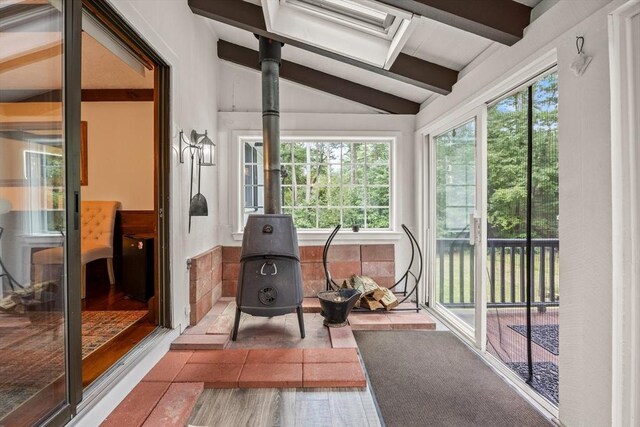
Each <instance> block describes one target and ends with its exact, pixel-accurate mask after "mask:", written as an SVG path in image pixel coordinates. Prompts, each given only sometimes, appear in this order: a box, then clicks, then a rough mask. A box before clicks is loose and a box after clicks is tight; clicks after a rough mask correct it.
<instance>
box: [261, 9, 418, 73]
mask: <svg viewBox="0 0 640 427" xmlns="http://www.w3.org/2000/svg"><path fill="white" fill-rule="evenodd" d="M261 4H262V10H263V13H264V17H265V23H266V26H267V31H269V32H272V33H275V34H279V35H282V36H285V37H288V38H291V39H294V40H300V41H302V42H304V43H307V44H309V45H313V46H317V47H319V48H322V49H325V50H328V51H332V52H336V53H338V54H340V55H344V56H347V57H350V58H353V59H355V60H359V61H363V62H366V63H369V64H372V65H375V66H378V67H384V68H386V69H389V67H391V65H392V64H393V61H394V60H395V58H396V57H397V55H399V53H400V51H401V50H402V46H404V43H405V42H406V40H407V39H408V37H409V36H410V34H411V31H412V30H413V28H415V24H416V23H417V19H414V16H413V15H412V14H411V13H409V12H407V11H404V10H401V9H398V8H395V7H392V6H389V5H386V4H384V3H382V2H379V1H376V0H261Z"/></svg>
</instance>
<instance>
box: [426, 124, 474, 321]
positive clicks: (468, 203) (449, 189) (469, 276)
mask: <svg viewBox="0 0 640 427" xmlns="http://www.w3.org/2000/svg"><path fill="white" fill-rule="evenodd" d="M475 147H476V122H475V120H472V121H470V122H467V123H465V124H463V125H461V126H458V127H457V128H455V129H452V130H450V131H448V132H446V133H443V134H441V135H439V136H437V137H436V138H435V151H436V255H435V256H436V265H435V284H436V296H435V297H436V301H437V303H438V304H440V305H441V306H442V307H445V308H446V309H447V310H449V311H450V312H451V313H453V314H454V315H455V316H457V317H458V318H459V319H460V320H462V321H463V322H465V323H466V324H467V325H468V326H469V327H471V328H475V302H474V301H475V283H474V262H475V255H474V247H473V246H472V245H470V244H469V227H470V223H469V216H470V214H472V213H473V212H474V210H475V192H476V174H475Z"/></svg>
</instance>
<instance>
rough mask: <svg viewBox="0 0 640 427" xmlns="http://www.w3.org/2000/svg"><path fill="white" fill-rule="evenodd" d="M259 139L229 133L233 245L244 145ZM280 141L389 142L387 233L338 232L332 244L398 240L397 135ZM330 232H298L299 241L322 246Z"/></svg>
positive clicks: (333, 134)
mask: <svg viewBox="0 0 640 427" xmlns="http://www.w3.org/2000/svg"><path fill="white" fill-rule="evenodd" d="M257 139H262V131H258V130H245V131H241V130H234V131H232V132H231V150H230V153H229V154H230V156H229V157H230V161H231V172H232V173H231V176H230V181H229V184H230V185H229V192H230V194H229V202H230V203H231V212H230V213H231V220H232V224H231V226H232V230H233V231H232V233H231V235H232V238H233V240H235V241H241V240H242V237H243V230H242V228H243V223H244V221H243V218H244V216H243V215H244V213H243V209H242V205H243V198H244V193H243V174H244V170H243V169H244V168H243V164H244V158H243V156H244V143H245V142H251V141H256V140H257ZM281 139H282V140H289V139H295V140H298V141H305V140H308V141H311V140H314V141H318V140H321V141H330V140H335V141H348V140H353V141H356V140H365V141H376V140H378V141H381V142H382V141H384V142H389V144H390V150H389V165H390V168H391V170H390V173H389V181H390V182H389V193H390V194H389V229H388V230H366V229H365V230H361V231H359V232H340V233H339V234H338V236H337V237H336V241H367V242H368V243H377V242H380V243H385V242H386V243H388V242H389V241H390V240H400V239H401V238H402V236H403V233H402V232H400V231H398V230H399V229H400V224H399V222H398V206H397V197H396V194H397V189H396V182H397V179H396V176H397V165H396V158H397V154H396V153H397V149H398V148H397V146H398V141H399V140H400V139H401V133H400V132H389V131H380V132H370V131H366V132H363V131H282V132H281ZM330 233H331V230H317V229H315V230H310V229H300V230H298V240H299V241H312V242H324V241H325V240H326V239H327V237H328V235H329V234H330Z"/></svg>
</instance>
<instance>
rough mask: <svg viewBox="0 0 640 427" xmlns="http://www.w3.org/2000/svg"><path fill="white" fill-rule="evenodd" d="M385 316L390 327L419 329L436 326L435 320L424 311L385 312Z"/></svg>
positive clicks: (428, 328) (429, 328)
mask: <svg viewBox="0 0 640 427" xmlns="http://www.w3.org/2000/svg"><path fill="white" fill-rule="evenodd" d="M387 318H388V319H389V322H390V323H391V328H392V329H419V330H432V329H435V328H436V322H434V321H433V319H432V318H431V317H429V316H428V315H427V314H426V313H401V312H390V313H387Z"/></svg>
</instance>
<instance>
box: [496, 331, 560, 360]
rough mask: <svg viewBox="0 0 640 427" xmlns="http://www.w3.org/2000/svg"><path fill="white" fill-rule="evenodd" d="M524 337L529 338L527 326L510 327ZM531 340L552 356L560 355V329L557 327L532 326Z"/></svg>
mask: <svg viewBox="0 0 640 427" xmlns="http://www.w3.org/2000/svg"><path fill="white" fill-rule="evenodd" d="M509 328H511V329H513V330H514V331H516V332H517V333H519V334H520V335H522V336H523V337H526V336H527V325H509ZM531 340H532V341H533V342H534V343H536V344H538V345H539V346H540V347H542V348H544V349H545V350H547V351H548V352H549V353H551V354H555V355H556V356H558V355H559V354H560V328H559V326H558V325H557V324H556V325H531Z"/></svg>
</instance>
